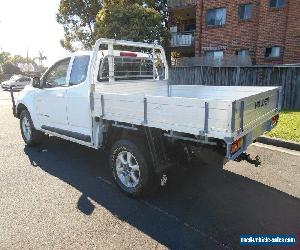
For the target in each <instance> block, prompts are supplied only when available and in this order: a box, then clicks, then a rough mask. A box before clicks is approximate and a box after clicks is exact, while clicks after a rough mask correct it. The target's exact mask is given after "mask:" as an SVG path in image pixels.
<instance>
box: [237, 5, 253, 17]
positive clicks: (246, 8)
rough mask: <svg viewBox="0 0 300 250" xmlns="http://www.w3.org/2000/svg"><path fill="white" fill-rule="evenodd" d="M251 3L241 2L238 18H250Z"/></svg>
mask: <svg viewBox="0 0 300 250" xmlns="http://www.w3.org/2000/svg"><path fill="white" fill-rule="evenodd" d="M252 9H253V4H243V5H240V7H239V18H240V20H249V19H251V18H252Z"/></svg>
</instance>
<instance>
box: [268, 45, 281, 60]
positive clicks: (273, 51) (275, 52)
mask: <svg viewBox="0 0 300 250" xmlns="http://www.w3.org/2000/svg"><path fill="white" fill-rule="evenodd" d="M280 50H281V49H280V47H275V46H274V47H270V48H266V53H265V57H266V58H277V57H280Z"/></svg>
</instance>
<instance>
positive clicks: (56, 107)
mask: <svg viewBox="0 0 300 250" xmlns="http://www.w3.org/2000/svg"><path fill="white" fill-rule="evenodd" d="M69 64H70V58H67V59H64V60H61V61H59V62H57V63H56V64H54V65H53V66H52V67H51V68H50V69H49V70H48V71H47V72H46V74H45V75H44V76H43V78H42V79H41V82H42V88H41V90H40V91H39V92H38V93H37V94H36V96H35V107H36V114H37V118H38V122H39V125H40V127H41V128H42V129H45V130H49V131H52V132H56V133H59V134H62V133H63V131H68V117H67V100H66V92H67V87H68V78H69V71H70V70H69Z"/></svg>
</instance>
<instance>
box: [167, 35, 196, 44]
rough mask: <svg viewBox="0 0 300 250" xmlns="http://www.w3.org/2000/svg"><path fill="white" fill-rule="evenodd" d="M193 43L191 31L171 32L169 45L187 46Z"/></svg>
mask: <svg viewBox="0 0 300 250" xmlns="http://www.w3.org/2000/svg"><path fill="white" fill-rule="evenodd" d="M193 45H194V33H193V32H180V33H178V32H177V33H172V35H171V47H189V46H193Z"/></svg>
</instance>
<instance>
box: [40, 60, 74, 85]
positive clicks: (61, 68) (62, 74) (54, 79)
mask: <svg viewBox="0 0 300 250" xmlns="http://www.w3.org/2000/svg"><path fill="white" fill-rule="evenodd" d="M69 63H70V58H68V59H64V60H62V61H60V62H58V63H57V64H55V65H54V66H53V67H52V68H51V69H50V71H49V72H48V73H47V75H46V77H45V78H44V86H45V87H46V88H53V87H59V86H66V85H67V82H66V80H67V72H68V67H69Z"/></svg>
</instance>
